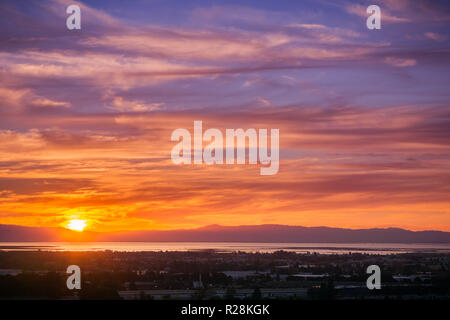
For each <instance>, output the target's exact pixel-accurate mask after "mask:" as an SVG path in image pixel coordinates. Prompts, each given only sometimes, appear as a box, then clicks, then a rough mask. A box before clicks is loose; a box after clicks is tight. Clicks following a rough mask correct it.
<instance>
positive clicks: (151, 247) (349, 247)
mask: <svg viewBox="0 0 450 320" xmlns="http://www.w3.org/2000/svg"><path fill="white" fill-rule="evenodd" d="M0 250H4V251H38V250H41V251H105V250H111V251H131V252H133V251H134V252H136V251H199V250H215V251H219V252H231V251H244V252H274V251H278V250H284V251H291V252H297V253H307V252H310V253H320V254H347V253H349V252H352V253H370V254H397V253H411V252H439V253H450V244H401V243H246V242H0Z"/></svg>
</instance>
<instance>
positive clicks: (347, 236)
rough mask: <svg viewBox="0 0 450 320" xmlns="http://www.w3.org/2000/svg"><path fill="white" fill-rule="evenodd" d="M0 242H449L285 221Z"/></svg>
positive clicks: (8, 232)
mask: <svg viewBox="0 0 450 320" xmlns="http://www.w3.org/2000/svg"><path fill="white" fill-rule="evenodd" d="M0 241H1V242H13V241H15V242H20V241H148V242H157V241H161V242H163V241H187V242H189V241H191V242H194V241H210V242H221V241H223V242H313V243H327V242H331V243H333V242H335V243H352V242H353V243H357V242H360V243H361V242H362V243H364V242H366V243H450V232H442V231H409V230H404V229H398V228H387V229H340V228H329V227H300V226H285V225H256V226H237V227H224V226H219V225H211V226H206V227H203V228H198V229H189V230H170V231H157V230H149V231H126V232H117V233H96V232H81V233H80V232H75V231H70V230H66V229H62V228H32V227H22V226H14V225H0Z"/></svg>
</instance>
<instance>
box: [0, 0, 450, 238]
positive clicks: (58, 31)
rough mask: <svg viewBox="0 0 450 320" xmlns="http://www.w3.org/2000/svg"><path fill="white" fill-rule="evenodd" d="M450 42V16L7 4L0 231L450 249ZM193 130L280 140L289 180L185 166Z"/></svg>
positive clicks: (400, 6)
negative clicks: (179, 145)
mask: <svg viewBox="0 0 450 320" xmlns="http://www.w3.org/2000/svg"><path fill="white" fill-rule="evenodd" d="M69 4H78V5H79V6H80V7H81V16H82V20H81V26H82V27H81V30H68V29H67V28H66V18H67V16H68V15H67V14H66V7H67V6H68V5H69ZM370 4H378V5H379V6H380V7H381V12H382V19H381V24H382V28H381V30H368V29H367V27H366V18H367V16H368V14H367V13H366V8H367V6H368V5H370ZM449 30H450V4H449V3H448V1H433V0H417V1H414V0H383V1H381V0H377V1H362V0H361V1H346V0H338V1H331V0H330V1H328V0H322V1H292V0H276V1H275V0H271V1H267V0H265V1H261V0H260V1H242V0H241V1H236V0H227V1H203V0H189V1H186V0H184V1H163V0H150V1H144V0H139V1H119V0H108V1H106V0H105V1H97V0H96V1H94V0H92V1H83V2H77V1H66V0H53V1H13V0H6V1H5V0H2V1H1V2H0V223H1V224H17V225H24V226H46V227H58V226H64V225H65V224H66V223H67V222H68V221H69V220H71V219H80V220H86V221H87V229H88V230H92V231H98V232H109V231H118V230H137V229H178V228H195V227H201V226H205V225H210V224H221V225H248V224H286V225H303V226H331V227H346V228H372V227H383V228H384V227H402V228H407V229H411V230H428V229H434V230H443V231H450V149H449V148H450V85H449V83H450V76H449V75H450V34H449ZM194 120H201V121H203V126H204V128H205V129H207V128H219V129H220V130H222V131H224V130H225V129H226V128H232V129H234V128H243V129H248V128H257V129H259V128H267V129H270V128H277V129H279V130H280V168H279V172H278V174H276V175H272V176H261V175H260V170H259V168H260V166H259V165H212V166H207V165H175V164H173V163H172V161H171V158H170V153H171V150H172V148H173V146H174V145H175V144H176V143H174V142H172V141H171V140H170V138H171V133H172V131H173V130H175V129H177V128H186V129H189V130H190V131H191V132H192V128H193V122H194Z"/></svg>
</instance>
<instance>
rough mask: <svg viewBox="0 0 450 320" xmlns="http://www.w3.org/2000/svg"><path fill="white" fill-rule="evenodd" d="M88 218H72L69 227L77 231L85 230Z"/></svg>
mask: <svg viewBox="0 0 450 320" xmlns="http://www.w3.org/2000/svg"><path fill="white" fill-rule="evenodd" d="M86 225H87V223H86V220H80V219H72V220H70V221H69V223H68V224H67V226H66V227H67V229H70V230H75V231H83V229H84V228H86Z"/></svg>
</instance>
